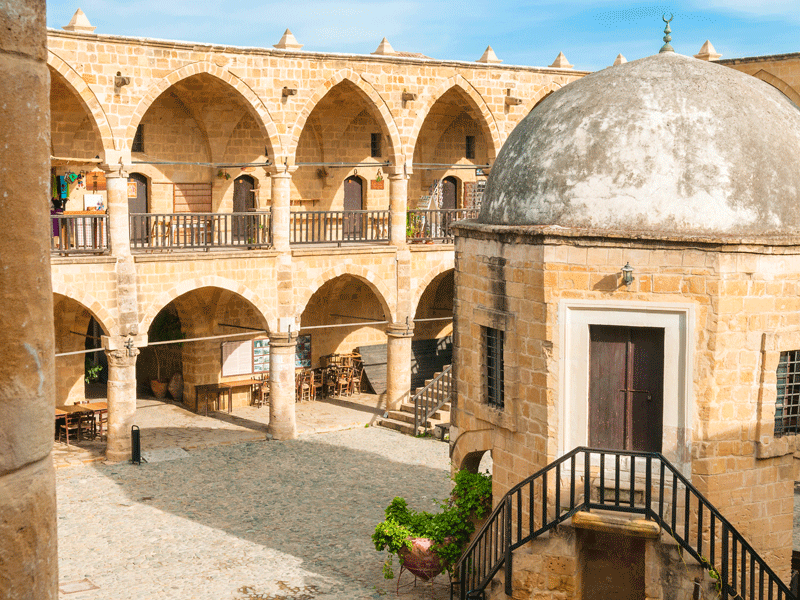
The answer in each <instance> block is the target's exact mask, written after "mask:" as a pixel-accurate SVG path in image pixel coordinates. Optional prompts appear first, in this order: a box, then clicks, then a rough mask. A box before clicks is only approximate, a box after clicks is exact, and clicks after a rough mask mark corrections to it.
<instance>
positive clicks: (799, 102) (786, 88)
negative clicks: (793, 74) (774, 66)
mask: <svg viewBox="0 0 800 600" xmlns="http://www.w3.org/2000/svg"><path fill="white" fill-rule="evenodd" d="M753 77H755V78H756V79H760V80H761V81H763V82H765V83H768V84H770V85H771V86H772V87H774V88H775V89H776V90H778V91H779V92H781V93H783V95H784V96H786V97H787V98H789V100H791V101H792V102H794V103H795V106H798V107H800V94H798V93H797V91H795V89H794V88H793V87H792V86H790V85H789V84H788V83H786V82H785V81H784V80H783V79H781V78H780V77H776V76H775V75H773V74H772V73H770V72H769V71H765V70H764V69H761V70H760V71H759V72H758V73H756V74H755V75H753Z"/></svg>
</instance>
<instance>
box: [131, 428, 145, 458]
mask: <svg viewBox="0 0 800 600" xmlns="http://www.w3.org/2000/svg"><path fill="white" fill-rule="evenodd" d="M131 462H132V463H136V464H137V465H141V464H142V444H141V441H140V439H139V426H138V425H133V426H131Z"/></svg>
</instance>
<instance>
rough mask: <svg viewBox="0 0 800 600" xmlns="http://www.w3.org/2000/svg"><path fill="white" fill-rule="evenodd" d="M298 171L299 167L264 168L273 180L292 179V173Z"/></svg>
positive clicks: (274, 166) (278, 166)
mask: <svg viewBox="0 0 800 600" xmlns="http://www.w3.org/2000/svg"><path fill="white" fill-rule="evenodd" d="M297 169H298V167H297V166H296V165H272V166H269V167H264V170H265V171H266V172H267V175H269V176H270V177H272V178H273V179H291V178H292V173H294V172H295V171H297Z"/></svg>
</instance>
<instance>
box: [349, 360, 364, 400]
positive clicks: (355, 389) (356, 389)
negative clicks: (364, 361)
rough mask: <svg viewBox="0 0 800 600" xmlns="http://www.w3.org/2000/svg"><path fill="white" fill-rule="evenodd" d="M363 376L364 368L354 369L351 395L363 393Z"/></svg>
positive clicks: (351, 379)
mask: <svg viewBox="0 0 800 600" xmlns="http://www.w3.org/2000/svg"><path fill="white" fill-rule="evenodd" d="M363 374H364V368H363V367H361V366H358V367H354V368H353V374H352V376H351V377H350V390H349V391H350V395H353V394H360V393H361V376H362V375H363Z"/></svg>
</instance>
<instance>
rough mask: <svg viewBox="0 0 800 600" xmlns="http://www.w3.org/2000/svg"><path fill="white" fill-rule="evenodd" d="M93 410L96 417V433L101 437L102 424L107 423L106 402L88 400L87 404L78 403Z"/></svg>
mask: <svg viewBox="0 0 800 600" xmlns="http://www.w3.org/2000/svg"><path fill="white" fill-rule="evenodd" d="M79 406H83V407H85V408H88V409H90V410H91V411H92V412H94V414H95V416H96V418H97V433H98V435H99V436H100V437H101V438H102V437H103V425H105V424H107V423H108V402H89V403H88V404H79Z"/></svg>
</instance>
